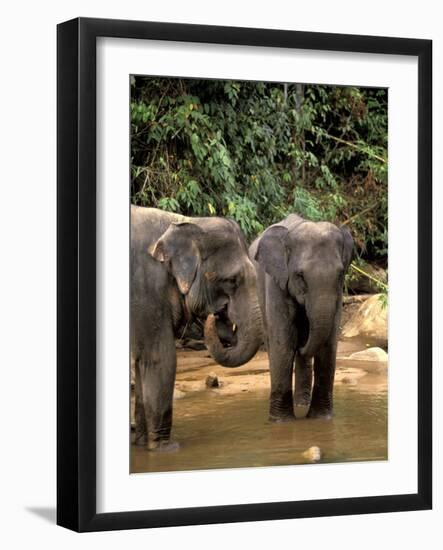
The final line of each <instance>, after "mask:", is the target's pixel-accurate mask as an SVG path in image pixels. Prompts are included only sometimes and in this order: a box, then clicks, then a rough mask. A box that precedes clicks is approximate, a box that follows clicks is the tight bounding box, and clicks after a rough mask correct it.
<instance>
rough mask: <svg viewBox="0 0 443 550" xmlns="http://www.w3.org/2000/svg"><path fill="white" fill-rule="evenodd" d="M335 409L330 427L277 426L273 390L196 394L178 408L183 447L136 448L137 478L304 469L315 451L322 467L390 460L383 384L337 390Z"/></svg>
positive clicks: (371, 380) (370, 378) (301, 422)
mask: <svg viewBox="0 0 443 550" xmlns="http://www.w3.org/2000/svg"><path fill="white" fill-rule="evenodd" d="M363 380H364V383H363ZM380 381H381V383H380ZM383 382H384V383H383ZM375 388H377V389H376V390H375ZM374 390H375V391H374ZM334 402H335V405H334V418H333V419H332V420H317V419H315V420H311V419H305V418H300V419H298V420H296V421H295V422H290V423H282V424H275V423H270V422H268V420H267V413H268V391H267V390H266V391H265V390H258V391H254V392H249V393H243V394H240V395H220V394H218V393H217V390H208V391H201V392H195V393H193V394H191V395H188V396H187V397H186V398H184V399H180V400H178V401H176V402H175V404H174V425H173V426H174V427H173V438H174V439H176V440H177V441H179V442H180V444H181V448H180V449H179V450H178V451H175V452H170V453H152V452H148V451H146V450H145V449H144V448H140V447H135V446H132V447H131V472H162V471H174V470H197V469H198V470H203V469H209V468H235V467H251V466H277V465H289V464H302V463H306V461H307V460H306V458H304V457H303V454H302V453H303V452H304V451H305V450H306V449H307V448H308V447H311V446H318V447H320V449H321V453H322V458H321V462H348V461H363V460H385V459H387V390H386V383H385V377H384V376H383V377H381V378H380V377H378V376H374V375H367V376H365V377H364V379H362V383H359V384H357V385H349V384H338V385H336V387H335V389H334ZM305 412H306V409H303V410H300V411H299V415H300V413H303V414H304V413H305Z"/></svg>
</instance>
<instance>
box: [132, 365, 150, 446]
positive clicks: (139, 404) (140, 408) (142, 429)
mask: <svg viewBox="0 0 443 550" xmlns="http://www.w3.org/2000/svg"><path fill="white" fill-rule="evenodd" d="M139 363H140V360H139V359H136V360H135V440H134V443H135V444H136V445H146V444H147V442H148V429H147V425H146V416H145V406H144V404H143V390H142V382H141V376H140V366H139Z"/></svg>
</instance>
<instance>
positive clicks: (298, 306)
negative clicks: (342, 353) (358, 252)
mask: <svg viewBox="0 0 443 550" xmlns="http://www.w3.org/2000/svg"><path fill="white" fill-rule="evenodd" d="M353 248H354V244H353V239H352V236H351V233H350V231H349V230H348V228H347V227H346V226H341V227H340V228H338V227H337V226H335V225H333V224H331V223H328V222H312V221H308V220H305V219H303V218H302V217H300V216H298V215H297V214H290V215H289V216H287V217H286V218H285V219H284V220H282V221H281V222H279V223H277V224H274V225H271V226H270V227H268V228H267V229H266V230H265V231H264V232H263V233H262V234H261V235H260V236H259V237H258V238H257V239H256V240H255V241H254V242H253V243H252V244H251V246H250V248H249V253H250V257H251V259H253V261H254V265H255V267H256V270H257V289H258V297H259V303H260V308H261V312H262V320H263V327H264V333H265V341H266V346H267V350H268V355H269V368H270V376H271V394H270V407H269V419H270V420H271V421H287V420H294V419H295V414H294V404H295V405H296V406H297V405H304V406H309V410H308V414H307V416H308V417H309V418H331V417H332V412H333V384H334V375H335V364H336V352H337V337H338V330H339V324H340V317H341V309H342V296H343V284H344V276H345V273H346V271H347V269H348V268H349V265H350V262H351V259H352V255H353ZM294 363H295V365H294ZM312 363H313V366H312ZM294 372H295V384H294V385H293V377H294V376H293V375H294ZM312 380H314V382H313V384H312ZM293 386H294V392H293Z"/></svg>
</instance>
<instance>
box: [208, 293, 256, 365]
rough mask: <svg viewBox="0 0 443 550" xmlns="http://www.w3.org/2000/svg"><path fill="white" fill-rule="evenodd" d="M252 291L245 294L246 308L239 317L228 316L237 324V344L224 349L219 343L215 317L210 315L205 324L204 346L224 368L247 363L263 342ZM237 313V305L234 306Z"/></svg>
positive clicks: (254, 295)
mask: <svg viewBox="0 0 443 550" xmlns="http://www.w3.org/2000/svg"><path fill="white" fill-rule="evenodd" d="M253 291H255V287H254V289H252V290H251V291H250V292H248V293H247V308H246V309H245V310H244V311H245V313H244V314H243V315H242V316H241V317H242V318H241V320H240V318H239V316H237V315H235V316H234V315H232V316H231V315H230V319H231V320H232V321H233V322H235V323H236V324H237V343H236V344H235V345H234V346H232V347H224V346H223V344H222V343H221V341H220V338H219V335H218V332H217V328H216V317H215V315H213V314H212V313H211V314H209V315H208V317H207V319H206V322H205V344H206V346H207V348H208V350H209V353H210V354H211V355H212V357H213V358H214V359H215V361H217V363H219V364H220V365H222V366H224V367H239V366H241V365H244V364H245V363H247V362H248V361H249V360H250V359H252V357H254V355H255V354H256V353H257V350H258V348H259V347H260V345H261V344H262V342H263V333H262V319H261V314H260V308H259V305H258V301H257V296H256V293H255V292H253ZM236 305H237V307H236V308H235V309H236V310H237V311H239V310H240V309H239V308H238V305H239V304H236Z"/></svg>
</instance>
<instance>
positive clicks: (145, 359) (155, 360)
mask: <svg viewBox="0 0 443 550" xmlns="http://www.w3.org/2000/svg"><path fill="white" fill-rule="evenodd" d="M256 286H257V283H256V271H255V268H254V266H253V264H252V262H251V260H250V258H249V255H248V248H247V245H246V242H245V239H244V237H243V235H242V233H241V230H240V228H239V226H238V224H237V223H236V222H235V221H233V220H229V219H225V218H221V217H215V216H214V217H206V218H205V217H200V218H197V217H196V218H194V217H193V218H190V217H185V216H182V215H179V214H175V213H171V212H166V211H162V210H159V209H155V208H145V207H140V206H134V205H131V312H130V314H131V354H132V356H133V359H134V363H135V390H136V391H135V393H136V399H135V425H136V426H135V442H136V444H138V445H146V446H147V447H148V449H150V450H171V449H175V448H177V447H178V443H177V442H174V441H172V440H171V437H170V435H171V426H172V408H173V407H172V400H173V390H174V383H175V373H176V362H177V359H176V351H175V338H178V337H180V335H182V334H183V333H184V331H185V329H186V327H187V326H188V325H189V324H190V323H191V322H192V321H193V320H194V319H200V320H202V321H203V322H204V340H205V344H206V347H207V348H208V350H209V352H210V354H211V355H212V357H213V358H214V359H215V361H217V362H218V363H219V364H220V365H223V366H225V367H238V366H240V365H243V364H244V363H246V362H248V361H249V360H250V359H251V358H252V357H253V356H254V355H255V353H256V352H257V350H258V348H259V346H260V345H261V343H262V341H263V335H262V323H261V315H260V307H259V304H258V298H257V288H256ZM219 332H220V334H219Z"/></svg>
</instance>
